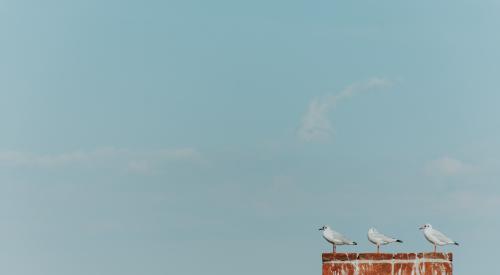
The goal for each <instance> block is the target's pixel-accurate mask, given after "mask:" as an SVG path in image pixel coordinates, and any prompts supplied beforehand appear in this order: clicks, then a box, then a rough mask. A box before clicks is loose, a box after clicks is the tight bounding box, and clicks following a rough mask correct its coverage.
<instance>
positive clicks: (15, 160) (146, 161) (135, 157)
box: [0, 147, 203, 174]
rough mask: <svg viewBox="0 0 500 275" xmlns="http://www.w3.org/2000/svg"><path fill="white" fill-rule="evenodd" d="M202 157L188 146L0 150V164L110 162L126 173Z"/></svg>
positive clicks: (38, 165) (35, 165) (43, 165)
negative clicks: (54, 151)
mask: <svg viewBox="0 0 500 275" xmlns="http://www.w3.org/2000/svg"><path fill="white" fill-rule="evenodd" d="M202 160H203V157H202V155H201V153H200V152H199V151H198V150H196V149H195V148H192V147H186V148H173V149H160V150H152V151H132V150H128V149H116V148H100V149H95V150H90V151H84V150H77V151H72V152H63V153H59V154H37V153H31V152H21V151H3V152H0V167H10V168H45V169H49V168H60V167H68V166H75V165H76V166H77V165H97V166H98V165H100V164H106V165H108V164H111V165H114V166H117V167H123V168H124V169H125V170H126V171H128V172H131V173H139V174H151V173H152V172H153V170H154V166H155V164H158V163H162V162H200V161H202Z"/></svg>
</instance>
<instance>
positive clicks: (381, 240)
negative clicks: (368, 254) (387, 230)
mask: <svg viewBox="0 0 500 275" xmlns="http://www.w3.org/2000/svg"><path fill="white" fill-rule="evenodd" d="M368 240H369V241H370V242H371V243H373V244H374V245H376V246H377V253H379V252H380V246H381V245H386V244H390V243H395V242H398V243H402V242H403V241H402V240H398V239H395V238H391V237H387V236H386V235H384V234H382V233H380V232H378V231H377V229H375V228H370V229H368Z"/></svg>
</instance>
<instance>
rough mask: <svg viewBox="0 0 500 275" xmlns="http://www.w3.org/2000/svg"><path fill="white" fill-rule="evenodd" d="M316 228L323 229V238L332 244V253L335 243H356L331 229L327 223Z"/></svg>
mask: <svg viewBox="0 0 500 275" xmlns="http://www.w3.org/2000/svg"><path fill="white" fill-rule="evenodd" d="M318 230H320V231H323V238H325V240H326V241H327V242H329V243H331V244H332V245H333V253H336V246H337V245H357V243H356V242H353V241H351V240H349V239H348V238H346V237H344V235H342V234H340V233H339V232H337V231H334V230H332V229H331V228H330V227H329V226H328V225H323V226H322V227H321V228H320V229H318Z"/></svg>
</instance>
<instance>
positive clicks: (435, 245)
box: [434, 245, 436, 253]
mask: <svg viewBox="0 0 500 275" xmlns="http://www.w3.org/2000/svg"><path fill="white" fill-rule="evenodd" d="M434 253H436V245H434Z"/></svg>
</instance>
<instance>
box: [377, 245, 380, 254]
mask: <svg viewBox="0 0 500 275" xmlns="http://www.w3.org/2000/svg"><path fill="white" fill-rule="evenodd" d="M378 253H380V246H379V245H377V254H378Z"/></svg>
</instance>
